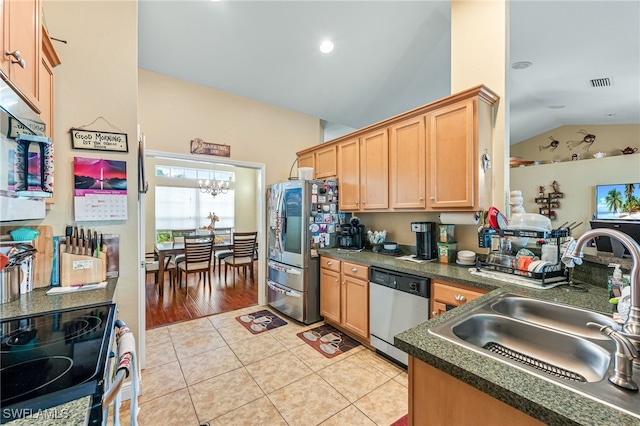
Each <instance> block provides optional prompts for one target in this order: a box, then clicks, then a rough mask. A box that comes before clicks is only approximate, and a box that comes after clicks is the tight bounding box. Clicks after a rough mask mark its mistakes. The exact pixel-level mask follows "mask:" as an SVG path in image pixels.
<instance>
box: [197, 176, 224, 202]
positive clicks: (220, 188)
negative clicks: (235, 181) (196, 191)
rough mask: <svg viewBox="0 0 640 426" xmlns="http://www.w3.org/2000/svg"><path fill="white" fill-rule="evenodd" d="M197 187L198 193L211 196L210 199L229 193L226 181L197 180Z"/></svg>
mask: <svg viewBox="0 0 640 426" xmlns="http://www.w3.org/2000/svg"><path fill="white" fill-rule="evenodd" d="M214 176H215V175H214ZM198 185H199V186H200V192H202V193H204V194H211V196H212V197H215V196H216V195H218V194H226V193H227V192H229V181H228V180H219V179H213V180H209V179H207V180H205V181H202V180H199V181H198Z"/></svg>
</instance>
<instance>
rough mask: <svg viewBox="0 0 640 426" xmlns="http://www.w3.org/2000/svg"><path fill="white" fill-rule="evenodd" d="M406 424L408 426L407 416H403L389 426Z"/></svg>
mask: <svg viewBox="0 0 640 426" xmlns="http://www.w3.org/2000/svg"><path fill="white" fill-rule="evenodd" d="M408 424H409V415H408V414H405V415H404V416H402V417H400V418H399V419H398V420H396V421H395V422H393V423H391V426H407V425H408Z"/></svg>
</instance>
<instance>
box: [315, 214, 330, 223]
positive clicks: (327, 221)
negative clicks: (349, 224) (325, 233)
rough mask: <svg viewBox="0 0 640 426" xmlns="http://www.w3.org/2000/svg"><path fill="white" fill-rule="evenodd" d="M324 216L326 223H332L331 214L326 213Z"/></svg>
mask: <svg viewBox="0 0 640 426" xmlns="http://www.w3.org/2000/svg"><path fill="white" fill-rule="evenodd" d="M318 216H320V215H318ZM323 216H324V223H331V213H325V214H324V215H323Z"/></svg>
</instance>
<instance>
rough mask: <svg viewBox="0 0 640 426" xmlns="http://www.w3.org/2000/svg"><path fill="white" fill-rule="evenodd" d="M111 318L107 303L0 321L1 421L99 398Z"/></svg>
mask: <svg viewBox="0 0 640 426" xmlns="http://www.w3.org/2000/svg"><path fill="white" fill-rule="evenodd" d="M114 322H115V304H111V303H110V304H102V305H94V306H88V307H82V308H74V309H68V310H63V311H54V312H48V313H43V314H39V315H34V316H29V317H20V318H13V319H8V320H3V321H0V333H1V334H0V407H1V408H2V409H1V410H0V423H4V422H6V421H9V420H13V419H16V418H22V417H28V416H35V415H39V414H38V413H42V412H43V411H46V410H47V409H48V408H50V407H54V406H56V405H59V404H61V403H64V402H69V401H72V400H74V399H77V398H80V397H83V396H86V395H94V397H101V393H102V385H103V383H102V380H103V376H104V373H105V365H106V361H107V356H108V351H109V344H110V340H111V334H112V330H113V327H114ZM57 414H59V415H64V413H57Z"/></svg>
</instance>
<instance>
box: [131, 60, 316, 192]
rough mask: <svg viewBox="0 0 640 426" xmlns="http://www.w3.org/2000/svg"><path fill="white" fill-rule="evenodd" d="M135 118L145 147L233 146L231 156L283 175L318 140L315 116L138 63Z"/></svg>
mask: <svg viewBox="0 0 640 426" xmlns="http://www.w3.org/2000/svg"><path fill="white" fill-rule="evenodd" d="M138 90H139V102H140V106H139V109H138V118H139V122H140V125H141V127H142V131H143V132H144V133H145V135H146V140H147V148H149V149H153V150H157V151H165V152H174V153H178V154H189V152H190V150H189V149H190V141H191V140H192V139H195V138H201V139H202V140H204V141H205V142H211V143H217V144H226V145H230V146H231V157H230V158H231V159H232V160H238V161H246V162H253V163H262V164H265V165H266V169H267V175H266V182H267V185H268V184H270V183H275V182H279V181H282V180H286V179H287V178H288V177H289V169H290V168H291V165H292V164H293V162H294V161H295V159H296V155H295V153H296V151H300V150H302V149H304V148H307V147H309V146H311V145H315V144H317V143H319V142H321V141H322V138H323V132H322V127H321V124H320V120H319V119H318V118H314V117H311V116H308V115H304V114H300V113H297V112H293V111H289V110H285V109H282V108H278V107H274V106H271V105H268V104H265V103H262V102H257V101H253V100H250V99H247V98H242V97H240V96H236V95H232V94H229V93H225V92H221V91H219V90H215V89H211V88H208V87H203V86H200V85H197V84H193V83H189V82H186V81H183V80H178V79H175V78H171V77H167V76H164V75H161V74H157V73H154V72H151V71H147V70H143V69H140V72H139V79H138Z"/></svg>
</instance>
